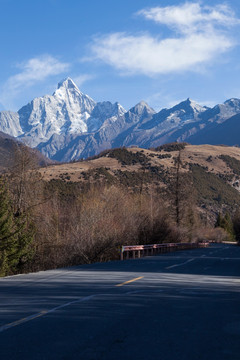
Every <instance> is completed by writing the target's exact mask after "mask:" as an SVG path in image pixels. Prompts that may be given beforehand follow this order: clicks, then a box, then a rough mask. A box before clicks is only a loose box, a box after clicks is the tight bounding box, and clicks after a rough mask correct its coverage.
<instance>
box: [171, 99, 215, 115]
mask: <svg viewBox="0 0 240 360" xmlns="http://www.w3.org/2000/svg"><path fill="white" fill-rule="evenodd" d="M176 106H177V107H180V106H181V108H182V109H184V110H190V111H193V112H194V113H200V112H203V111H206V110H207V109H208V108H207V107H206V106H201V105H199V104H198V103H197V102H196V101H194V100H192V99H190V98H187V100H185V101H182V102H181V103H180V104H178V105H176ZM174 108H175V107H174Z"/></svg>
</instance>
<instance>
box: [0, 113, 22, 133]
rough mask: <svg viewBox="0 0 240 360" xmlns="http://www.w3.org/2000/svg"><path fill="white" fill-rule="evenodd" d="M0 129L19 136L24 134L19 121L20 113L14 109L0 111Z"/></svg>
mask: <svg viewBox="0 0 240 360" xmlns="http://www.w3.org/2000/svg"><path fill="white" fill-rule="evenodd" d="M0 131H2V132H3V133H6V134H8V135H11V136H14V137H17V136H20V135H22V134H23V131H22V128H21V126H20V123H19V115H18V113H15V112H13V111H1V112H0Z"/></svg>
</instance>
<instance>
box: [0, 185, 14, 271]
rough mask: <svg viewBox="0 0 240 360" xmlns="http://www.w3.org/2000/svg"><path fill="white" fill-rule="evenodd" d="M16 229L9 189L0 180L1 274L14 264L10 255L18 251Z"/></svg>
mask: <svg viewBox="0 0 240 360" xmlns="http://www.w3.org/2000/svg"><path fill="white" fill-rule="evenodd" d="M16 241H17V237H16V229H15V225H14V219H13V214H12V209H11V203H10V198H9V194H8V191H7V189H6V186H5V184H4V182H3V180H0V275H1V276H4V275H6V274H7V273H8V272H9V270H10V268H11V266H12V264H11V260H10V257H11V255H12V254H13V253H14V252H15V251H16Z"/></svg>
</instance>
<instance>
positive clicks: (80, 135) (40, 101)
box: [0, 78, 240, 161]
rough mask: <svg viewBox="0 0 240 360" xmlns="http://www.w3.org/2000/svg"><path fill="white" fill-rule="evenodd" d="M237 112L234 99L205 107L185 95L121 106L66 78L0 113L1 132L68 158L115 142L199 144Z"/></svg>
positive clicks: (50, 154) (116, 144)
mask: <svg viewBox="0 0 240 360" xmlns="http://www.w3.org/2000/svg"><path fill="white" fill-rule="evenodd" d="M239 113H240V100H239V99H230V100H227V101H225V102H224V103H223V104H219V105H216V106H215V107H213V108H208V107H205V106H201V105H199V104H197V103H196V102H194V101H193V100H191V99H189V98H188V99H187V100H185V101H182V102H180V103H179V104H177V105H175V106H173V107H172V108H170V109H166V108H165V109H162V110H161V111H159V112H158V113H156V112H155V111H154V110H153V109H152V108H151V107H150V106H149V105H148V104H147V103H146V102H144V101H141V102H139V103H138V104H137V105H136V106H134V107H132V108H131V109H130V110H129V111H126V110H125V109H124V108H123V107H122V106H121V105H120V104H119V103H117V102H116V103H114V104H112V103H111V102H109V101H104V102H95V101H94V100H93V99H91V98H90V97H89V96H88V95H85V94H83V93H82V92H81V91H80V90H79V89H78V87H77V85H76V84H75V83H74V82H73V80H72V79H70V78H67V79H65V80H63V81H61V82H60V83H59V84H58V87H57V89H56V91H55V92H54V93H53V94H52V95H45V96H43V97H38V98H35V99H33V100H32V101H31V102H30V103H29V104H27V105H26V106H24V107H22V108H21V109H20V110H19V111H18V112H17V113H14V112H10V111H2V112H0V131H3V132H5V133H7V134H9V135H11V136H14V137H16V138H18V139H20V140H22V141H25V142H27V144H28V145H31V146H32V147H37V148H38V149H39V150H40V151H41V152H42V153H43V154H44V155H46V156H48V157H50V158H52V159H55V160H59V161H69V160H73V159H79V158H82V157H84V158H86V157H87V156H90V155H95V154H97V153H99V152H100V151H102V150H104V149H107V148H112V147H119V146H131V145H137V146H141V147H154V146H158V145H161V144H163V143H166V142H172V141H190V142H192V143H199V141H200V143H204V139H207V137H206V136H205V134H207V133H208V132H209V131H211V132H212V134H213V133H214V129H215V128H219V129H220V125H221V124H224V129H225V128H227V127H228V121H229V120H228V119H229V118H231V117H232V116H234V115H236V114H239ZM229 124H230V123H229ZM225 131H226V130H225ZM219 138H221V137H219Z"/></svg>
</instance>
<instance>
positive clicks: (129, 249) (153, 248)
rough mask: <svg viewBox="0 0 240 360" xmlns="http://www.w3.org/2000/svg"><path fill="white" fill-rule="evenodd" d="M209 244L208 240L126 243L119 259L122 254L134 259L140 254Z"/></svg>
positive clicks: (165, 251) (162, 252)
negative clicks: (141, 243) (148, 243)
mask: <svg viewBox="0 0 240 360" xmlns="http://www.w3.org/2000/svg"><path fill="white" fill-rule="evenodd" d="M207 246H209V243H208V242H198V243H168V244H151V245H126V246H122V247H121V249H120V251H121V260H124V254H126V259H130V258H132V259H135V258H136V257H137V258H140V257H142V256H148V255H155V254H164V253H167V252H171V251H177V250H186V249H197V248H201V247H207Z"/></svg>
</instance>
